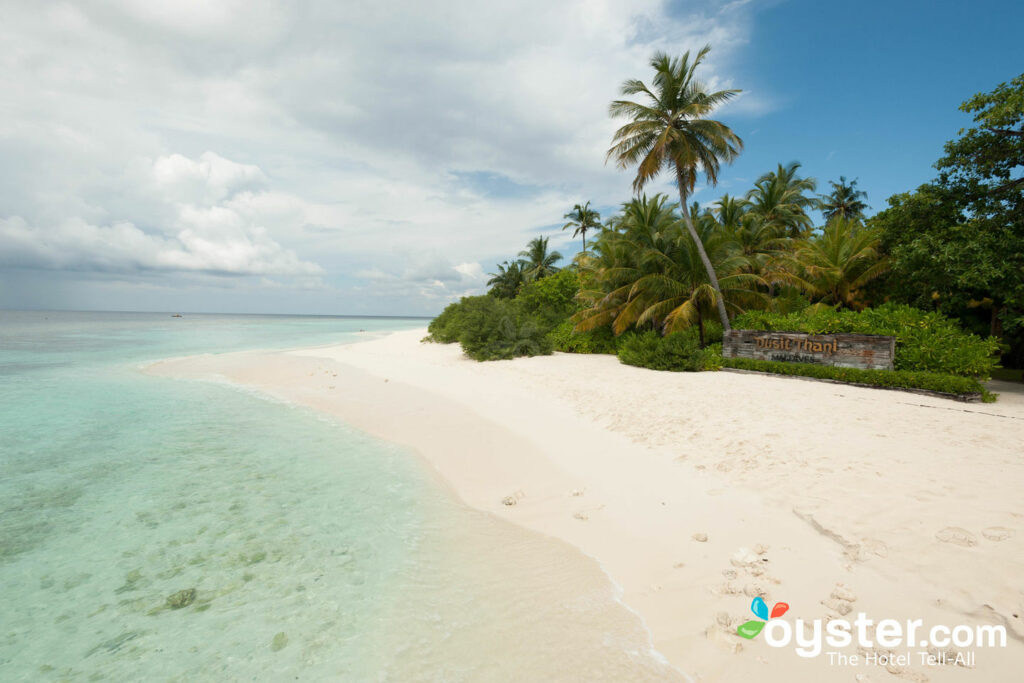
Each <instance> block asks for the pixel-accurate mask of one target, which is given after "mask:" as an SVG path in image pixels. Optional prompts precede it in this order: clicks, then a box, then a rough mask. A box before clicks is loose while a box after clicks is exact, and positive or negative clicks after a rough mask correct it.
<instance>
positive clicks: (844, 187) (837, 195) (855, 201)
mask: <svg viewBox="0 0 1024 683" xmlns="http://www.w3.org/2000/svg"><path fill="white" fill-rule="evenodd" d="M828 184H829V185H831V186H832V192H830V193H828V194H823V195H821V205H822V212H823V213H824V214H825V220H826V221H830V220H832V219H833V218H863V217H864V211H865V210H866V209H868V208H869V207H868V205H867V204H866V203H865V202H863V201H861V198H862V197H863V198H864V199H867V196H868V193H867V192H865V191H864V190H858V189H857V179H856V178H854V179H853V180H851V181H850V182H849V183H847V182H846V176H839V182H838V183H834V182H832V181H831V180H830V181H828Z"/></svg>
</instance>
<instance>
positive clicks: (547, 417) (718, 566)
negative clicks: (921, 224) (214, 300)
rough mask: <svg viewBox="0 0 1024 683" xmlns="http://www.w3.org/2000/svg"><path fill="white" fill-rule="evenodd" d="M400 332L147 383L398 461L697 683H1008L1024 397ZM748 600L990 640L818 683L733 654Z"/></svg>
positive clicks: (777, 663) (769, 657) (1021, 586)
mask: <svg viewBox="0 0 1024 683" xmlns="http://www.w3.org/2000/svg"><path fill="white" fill-rule="evenodd" d="M422 335H423V331H412V332H401V333H396V334H393V335H390V336H388V337H384V338H381V339H376V340H372V341H368V342H366V343H361V344H354V345H347V346H337V347H326V348H318V349H306V350H301V351H294V352H289V353H273V354H266V353H239V354H225V355H218V356H198V357H193V358H188V359H180V360H175V361H165V362H163V363H160V364H157V365H155V366H153V367H152V368H151V370H150V371H151V372H154V373H156V374H166V375H174V376H186V377H199V378H221V379H227V380H229V381H232V382H236V383H240V384H245V385H247V386H251V387H254V388H257V389H259V390H261V391H264V392H267V393H270V394H273V395H275V396H278V397H280V398H285V399H288V400H292V401H296V402H299V403H303V404H306V405H309V406H312V407H314V408H317V409H320V410H324V411H327V412H331V413H333V414H336V415H339V416H341V417H343V418H344V419H346V420H347V421H349V422H351V423H353V424H355V425H357V426H359V427H361V428H363V429H365V430H367V431H369V432H371V433H374V434H377V435H380V436H383V437H385V438H388V439H390V440H393V441H397V442H400V443H403V444H406V445H409V446H411V447H413V448H415V449H416V450H417V451H418V452H420V453H421V454H422V455H423V456H424V457H426V458H427V459H428V460H429V461H430V462H431V463H432V464H433V465H434V466H435V468H436V469H437V471H438V472H439V474H440V476H441V477H442V478H443V479H444V480H445V481H446V482H447V483H448V484H450V485H451V487H452V489H453V490H454V492H455V493H456V494H457V495H458V496H459V497H461V498H462V500H464V501H465V502H466V503H467V504H469V505H472V506H474V507H477V508H480V509H483V510H487V511H489V512H492V513H494V514H496V515H499V516H501V517H503V518H506V519H509V520H512V521H514V522H516V523H519V524H522V525H523V526H526V527H527V528H530V529H534V530H536V531H539V532H542V533H546V534H549V535H552V536H555V537H558V538H561V539H564V540H565V541H567V542H569V543H572V544H573V545H575V546H577V547H579V548H580V549H581V550H583V551H584V552H585V553H587V554H589V555H591V556H593V557H594V558H596V559H597V560H598V561H599V562H600V563H601V564H602V565H603V566H604V567H605V569H606V570H607V571H608V573H609V574H610V575H611V576H612V577H613V578H614V579H615V580H616V581H617V582H618V583H620V584H621V585H622V587H623V589H624V596H623V599H624V601H625V602H626V603H627V604H628V605H629V606H631V607H632V608H634V609H635V610H637V611H638V612H639V613H640V614H641V615H642V616H643V617H644V619H645V620H646V623H647V625H648V627H649V628H650V630H651V632H652V635H653V641H654V645H655V647H656V648H657V649H658V650H659V651H661V652H662V653H663V654H664V655H665V656H666V657H668V658H669V660H670V661H672V662H673V663H674V664H676V665H677V666H678V667H679V668H680V669H681V670H683V671H685V672H687V673H688V674H689V675H690V676H692V677H693V678H694V679H695V680H753V677H758V678H759V679H760V680H780V681H781V680H821V681H826V680H828V681H831V680H836V681H854V680H875V681H882V680H887V679H889V678H892V677H894V676H895V677H898V678H900V679H904V680H920V681H923V680H934V681H945V680H948V681H954V680H955V681H1001V680H1006V681H1015V680H1020V676H1019V668H1020V666H1021V664H1024V626H1022V620H1021V618H1020V616H1021V613H1022V610H1024V503H1022V498H1021V491H1022V485H1024V398H1022V396H1020V395H1005V396H1004V397H1003V400H1002V401H1000V402H999V403H996V404H981V405H963V404H959V403H955V402H952V401H947V400H943V399H932V398H927V397H921V396H917V395H913V394H906V393H900V392H888V391H878V390H872V389H862V388H855V387H843V386H838V385H831V384H821V383H813V382H805V381H800V380H792V379H783V378H771V377H762V376H752V375H740V374H731V373H698V374H690V373H686V374H676V373H659V372H652V371H647V370H642V369H638V368H631V367H627V366H623V365H620V364H619V363H618V361H617V360H616V359H615V358H612V357H606V356H572V355H564V354H557V355H555V356H549V357H540V358H532V359H519V360H516V361H504V362H494V363H475V362H473V361H470V360H467V359H465V358H464V357H463V356H462V355H461V353H460V351H459V349H458V347H457V346H442V345H433V344H420V343H419V342H418V339H419V338H420V337H421V336H422ZM508 497H512V498H513V499H515V501H516V504H515V505H505V504H503V502H502V501H503V499H506V498H508ZM695 534H696V535H698V536H699V537H700V535H701V534H706V535H707V540H706V541H698V540H694V535H695ZM755 595H763V596H764V597H765V599H766V601H768V603H769V605H770V604H772V602H773V601H785V602H787V603H789V604H790V605H791V606H792V609H791V611H790V613H789V615H787V618H797V617H799V618H803V619H805V620H808V621H809V620H812V619H818V618H829V617H838V616H842V615H846V614H848V618H849V619H851V620H852V619H853V617H854V616H855V614H856V613H857V612H859V611H863V612H866V613H867V614H868V615H869V616H871V617H873V618H875V619H876V621H877V620H878V619H883V618H895V619H901V620H902V619H908V618H914V619H923V620H924V622H925V624H948V625H951V626H952V625H957V624H968V625H977V624H1002V625H1004V626H1005V627H1006V628H1007V630H1008V633H1009V642H1008V646H1007V647H1006V648H1005V649H998V648H997V649H988V648H982V649H978V650H977V659H976V664H975V666H974V667H973V668H963V667H958V666H925V665H922V664H921V663H920V661H919V659H918V657H917V655H916V654H915V655H913V657H912V660H911V663H910V665H909V666H893V667H890V669H891V670H887V669H886V668H885V667H877V666H868V665H863V664H862V665H860V666H857V667H844V666H834V665H830V664H829V662H828V661H827V659H826V658H825V657H818V658H812V659H804V658H800V657H797V656H796V655H795V654H794V653H793V651H792V649H791V648H786V649H781V648H779V649H777V648H771V647H768V646H767V645H765V643H764V642H763V638H762V639H756V640H753V641H746V640H743V639H741V638H739V637H737V636H735V635H734V631H735V625H736V624H737V623H741V622H742V621H746V620H747V619H750V618H753V615H751V614H750V612H749V609H748V606H749V604H750V600H751V597H752V596H755ZM846 651H848V652H849V653H854V652H856V649H855V648H847V650H846ZM858 675H859V676H867V678H862V679H857V678H856V676H858Z"/></svg>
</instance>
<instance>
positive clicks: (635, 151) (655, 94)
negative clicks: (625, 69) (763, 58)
mask: <svg viewBox="0 0 1024 683" xmlns="http://www.w3.org/2000/svg"><path fill="white" fill-rule="evenodd" d="M710 50H711V46H710V45H706V46H704V47H703V48H702V49H701V50H700V51H699V52H698V53H697V55H696V57H695V58H694V59H693V60H691V59H690V53H689V52H686V53H685V54H684V55H683V56H682V57H681V58H678V59H672V58H670V57H669V56H668V55H666V54H664V53H661V52H658V53H655V55H654V57H653V58H652V59H651V62H650V64H651V67H653V68H654V80H653V81H652V82H651V83H652V88H653V89H652V88H648V86H647V85H645V84H644V82H643V81H640V80H635V79H630V80H627V81H626V82H625V83H623V84H622V89H621V92H622V94H623V95H626V96H630V95H640V96H641V98H642V99H643V102H633V101H630V100H615V101H614V102H612V103H611V105H610V107H609V113H610V114H611V116H612V117H613V118H619V117H628V118H629V119H630V122H629V123H627V124H626V125H624V126H622V127H621V128H619V129H618V130H617V131H616V132H615V136H614V137H613V138H612V146H611V148H610V149H609V150H608V155H607V158H608V159H615V163H616V164H617V165H618V166H619V168H623V169H627V168H630V167H632V166H636V167H637V174H636V178H635V179H634V180H633V189H634V190H635V191H636V192H639V191H640V190H641V189H643V187H644V185H646V184H647V183H648V182H649V181H651V180H652V179H653V178H654V177H655V176H657V175H658V173H660V172H661V171H662V170H663V169H665V168H667V169H670V170H671V171H673V172H674V173H675V178H676V185H677V187H678V190H679V206H680V209H681V211H682V215H683V221H684V223H685V225H686V229H687V230H688V231H689V233H690V237H691V238H692V239H693V240H694V242H695V246H696V249H697V251H698V254H699V255H700V260H701V263H702V264H703V266H704V269H705V270H706V271H707V275H708V281H709V283H710V285H711V288H712V289H713V290H714V291H715V293H716V295H715V298H716V301H715V304H716V306H717V308H718V315H719V317H720V318H721V320H722V326H723V327H724V328H725V329H726V330H728V329H729V314H728V312H727V311H726V308H725V301H724V299H722V296H721V287H720V286H719V283H718V278H717V276H716V275H715V270H714V268H713V267H712V264H711V261H710V259H709V258H708V255H707V253H706V250H705V249H704V245H703V244H702V243H701V242H700V238H699V237H698V235H697V230H696V228H695V227H694V225H693V220H692V219H691V218H690V215H689V212H688V207H687V203H686V199H687V197H688V196H689V195H690V194H692V193H693V187H694V184H695V183H696V181H697V174H698V172H699V171H703V173H704V176H705V179H706V180H707V182H708V183H710V184H712V185H714V184H715V183H717V181H718V171H719V168H720V166H721V163H722V162H723V161H724V162H727V163H731V162H732V160H733V159H735V158H736V157H737V156H738V155H739V153H740V150H741V149H742V148H743V141H742V140H740V138H739V136H738V135H736V134H735V133H733V132H732V130H731V129H730V128H729V127H728V126H726V125H725V124H723V123H721V122H719V121H715V120H712V119H709V118H707V116H708V115H709V114H711V112H712V111H714V109H715V108H716V107H717V106H719V105H720V104H723V103H725V102H728V101H729V100H730V99H732V98H733V97H735V95H736V94H737V93H739V92H740V91H739V90H718V91H715V92H711V91H709V90H708V88H707V86H706V85H705V84H704V83H702V82H701V81H699V80H697V79H696V78H695V77H694V75H695V72H696V70H697V67H698V66H699V65H700V63H701V62H702V61H703V60H704V57H705V56H707V54H708V52H710Z"/></svg>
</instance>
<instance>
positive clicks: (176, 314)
mask: <svg viewBox="0 0 1024 683" xmlns="http://www.w3.org/2000/svg"><path fill="white" fill-rule="evenodd" d="M171 317H172V318H181V317H183V316H182V315H181V313H175V314H174V315H172V316H171Z"/></svg>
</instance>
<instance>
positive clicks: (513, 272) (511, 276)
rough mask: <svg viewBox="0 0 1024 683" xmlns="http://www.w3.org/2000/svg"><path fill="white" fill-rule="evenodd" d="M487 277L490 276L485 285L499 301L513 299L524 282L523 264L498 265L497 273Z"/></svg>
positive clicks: (506, 262) (517, 262)
mask: <svg viewBox="0 0 1024 683" xmlns="http://www.w3.org/2000/svg"><path fill="white" fill-rule="evenodd" d="M488 275H490V276H491V279H490V280H488V281H487V285H488V286H489V287H490V288H491V291H490V293H491V294H493V295H494V296H496V297H498V298H501V299H512V298H515V296H516V294H518V293H519V289H520V287H522V286H523V283H524V282H525V280H526V277H525V275H524V274H523V262H522V261H520V260H516V261H511V262H510V261H505V262H504V263H499V264H498V272H497V273H488Z"/></svg>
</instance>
